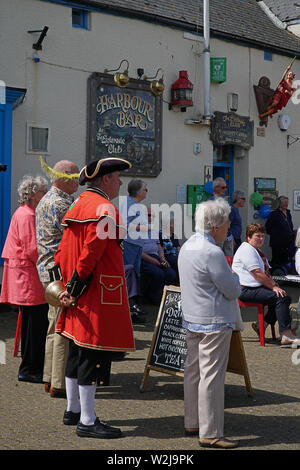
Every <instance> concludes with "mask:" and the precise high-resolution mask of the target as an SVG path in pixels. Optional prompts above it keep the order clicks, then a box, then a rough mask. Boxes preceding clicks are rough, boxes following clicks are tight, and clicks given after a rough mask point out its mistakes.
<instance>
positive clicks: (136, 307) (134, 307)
mask: <svg viewBox="0 0 300 470" xmlns="http://www.w3.org/2000/svg"><path fill="white" fill-rule="evenodd" d="M130 313H136V314H137V315H147V312H145V311H144V310H143V309H142V307H141V306H140V305H139V304H133V305H131V306H130Z"/></svg>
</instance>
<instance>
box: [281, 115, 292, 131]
mask: <svg viewBox="0 0 300 470" xmlns="http://www.w3.org/2000/svg"><path fill="white" fill-rule="evenodd" d="M290 124H291V118H290V116H289V115H288V114H281V115H280V116H278V126H279V129H280V130H281V131H283V132H284V131H287V130H288V128H289V126H290Z"/></svg>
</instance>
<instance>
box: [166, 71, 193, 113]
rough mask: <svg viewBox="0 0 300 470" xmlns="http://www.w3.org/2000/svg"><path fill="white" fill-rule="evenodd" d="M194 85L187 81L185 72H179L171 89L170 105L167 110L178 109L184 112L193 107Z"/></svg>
mask: <svg viewBox="0 0 300 470" xmlns="http://www.w3.org/2000/svg"><path fill="white" fill-rule="evenodd" d="M193 88H194V85H193V84H192V82H190V81H189V79H188V74H187V71H186V70H180V72H179V78H178V79H177V80H176V82H174V83H173V85H172V88H171V103H170V104H169V109H172V108H173V107H174V109H180V110H181V111H183V112H184V111H186V108H187V107H189V106H193V104H194V103H193V99H192V93H193Z"/></svg>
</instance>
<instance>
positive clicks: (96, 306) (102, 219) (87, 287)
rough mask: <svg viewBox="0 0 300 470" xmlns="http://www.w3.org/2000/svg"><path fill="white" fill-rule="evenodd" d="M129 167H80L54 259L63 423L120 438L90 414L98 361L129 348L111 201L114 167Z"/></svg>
mask: <svg viewBox="0 0 300 470" xmlns="http://www.w3.org/2000/svg"><path fill="white" fill-rule="evenodd" d="M130 166H131V164H130V163H129V162H127V161H126V160H123V159H119V158H103V159H101V160H97V161H93V162H91V163H89V164H88V165H86V166H85V167H84V168H83V169H82V170H81V172H80V176H79V184H80V185H85V184H86V185H87V189H86V190H85V191H84V192H83V193H82V194H81V195H80V196H79V197H78V198H77V199H76V201H75V202H74V204H73V205H72V206H71V207H70V209H69V210H68V211H67V213H66V215H65V217H64V219H63V221H62V224H63V226H64V227H65V229H64V233H63V237H62V241H61V243H60V245H59V248H58V251H57V253H56V256H55V262H56V266H57V268H59V269H60V271H61V274H62V279H63V282H64V284H65V286H66V290H65V292H63V294H61V296H60V299H61V303H62V305H63V307H64V308H63V310H62V313H61V315H60V318H59V320H58V323H57V329H56V331H57V332H58V333H60V334H61V335H63V336H65V337H67V338H69V339H70V340H71V341H70V352H69V357H68V361H67V367H66V392H67V410H66V411H65V413H64V418H63V422H64V424H69V425H72V424H73V425H76V424H77V429H76V433H77V435H78V436H82V437H95V438H118V437H121V435H122V433H121V430H120V429H118V428H114V427H111V426H108V425H107V424H105V423H103V422H101V421H100V420H99V419H98V418H96V415H95V412H94V398H95V391H96V383H97V379H98V378H99V370H100V367H101V361H106V360H107V356H108V357H109V355H110V353H111V352H114V351H121V352H124V351H133V350H134V339H133V330H132V323H131V318H130V311H129V305H128V298H127V290H126V282H125V274H124V264H123V256H122V248H121V245H122V239H123V237H124V235H125V231H126V228H125V227H123V225H122V221H121V218H120V215H119V212H118V210H117V208H116V207H115V206H114V205H113V203H112V202H111V199H113V198H115V197H117V196H118V194H119V189H120V186H121V184H122V182H121V180H120V171H122V170H125V169H127V168H130ZM72 303H73V304H75V306H72V307H71V304H72ZM78 397H79V399H78Z"/></svg>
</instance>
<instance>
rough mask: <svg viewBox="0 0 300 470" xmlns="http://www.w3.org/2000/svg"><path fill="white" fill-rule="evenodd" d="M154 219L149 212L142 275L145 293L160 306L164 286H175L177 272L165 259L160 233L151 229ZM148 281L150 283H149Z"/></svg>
mask: <svg viewBox="0 0 300 470" xmlns="http://www.w3.org/2000/svg"><path fill="white" fill-rule="evenodd" d="M153 217H154V215H153V214H152V213H151V210H148V219H149V230H148V238H147V239H146V240H144V247H143V253H142V264H141V274H142V275H143V277H144V280H145V278H146V283H144V286H143V290H144V292H143V293H144V294H145V295H146V296H147V297H148V298H149V299H150V301H151V302H152V303H153V304H154V305H159V303H160V301H161V297H162V293H163V288H164V286H165V285H170V284H173V282H174V281H175V279H176V272H175V271H174V270H173V269H172V268H171V266H170V264H169V263H168V261H167V260H166V258H165V255H164V251H163V248H162V246H161V244H160V243H159V235H158V232H157V231H155V230H153V229H152V227H151V223H152V220H153ZM148 279H149V281H150V282H149V283H148V282H147V281H148Z"/></svg>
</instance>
